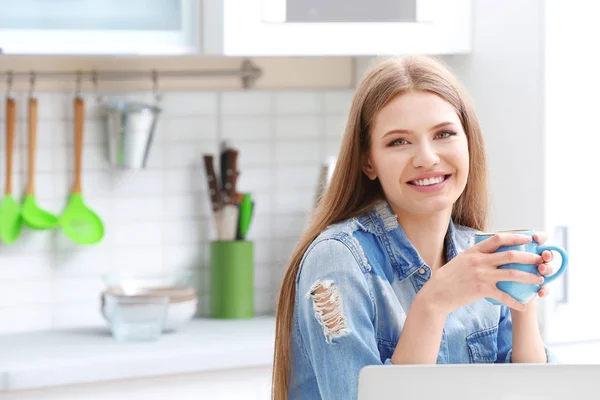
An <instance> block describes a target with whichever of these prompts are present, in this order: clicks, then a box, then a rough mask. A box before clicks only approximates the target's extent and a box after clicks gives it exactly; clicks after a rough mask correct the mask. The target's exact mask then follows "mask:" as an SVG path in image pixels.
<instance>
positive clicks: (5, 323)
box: [0, 305, 52, 333]
mask: <svg viewBox="0 0 600 400" xmlns="http://www.w3.org/2000/svg"><path fill="white" fill-rule="evenodd" d="M0 321H2V322H1V323H0V333H20V332H33V331H40V330H46V329H50V328H52V306H51V305H31V306H19V307H13V308H0Z"/></svg>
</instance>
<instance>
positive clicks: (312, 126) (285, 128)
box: [275, 116, 323, 139]
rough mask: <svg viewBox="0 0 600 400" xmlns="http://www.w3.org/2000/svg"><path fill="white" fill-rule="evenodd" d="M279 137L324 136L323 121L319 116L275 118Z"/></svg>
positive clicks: (305, 137) (307, 137)
mask: <svg viewBox="0 0 600 400" xmlns="http://www.w3.org/2000/svg"><path fill="white" fill-rule="evenodd" d="M275 132H276V136H277V138H282V139H311V138H319V137H322V136H323V123H322V122H321V118H319V117H313V116H310V117H308V116H307V117H277V118H276V119H275Z"/></svg>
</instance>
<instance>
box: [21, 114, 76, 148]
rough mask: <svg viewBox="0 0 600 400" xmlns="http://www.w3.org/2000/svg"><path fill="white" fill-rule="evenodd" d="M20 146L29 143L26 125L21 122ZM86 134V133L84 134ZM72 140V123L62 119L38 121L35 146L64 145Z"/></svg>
mask: <svg viewBox="0 0 600 400" xmlns="http://www.w3.org/2000/svg"><path fill="white" fill-rule="evenodd" d="M86 133H87V132H86ZM21 135H22V139H23V140H21V147H26V146H28V145H29V140H28V137H27V125H26V124H23V129H22V133H21ZM86 136H87V135H86ZM72 141H73V125H72V124H71V123H69V122H68V121H64V120H43V121H38V124H37V135H36V142H37V148H40V147H58V146H66V145H67V144H68V143H70V142H72Z"/></svg>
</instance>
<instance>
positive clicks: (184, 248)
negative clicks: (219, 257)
mask: <svg viewBox="0 0 600 400" xmlns="http://www.w3.org/2000/svg"><path fill="white" fill-rule="evenodd" d="M208 252H209V250H208V244H206V243H204V244H189V243H188V244H169V245H167V246H165V253H166V254H165V260H166V265H165V270H167V271H190V270H191V271H195V270H198V269H202V268H206V267H207V265H208V261H209V254H208Z"/></svg>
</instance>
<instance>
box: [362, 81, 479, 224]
mask: <svg viewBox="0 0 600 400" xmlns="http://www.w3.org/2000/svg"><path fill="white" fill-rule="evenodd" d="M363 170H364V172H365V174H367V176H368V177H369V178H370V179H375V178H378V179H379V181H380V182H381V186H382V188H383V191H384V193H385V196H386V198H387V200H388V201H389V203H390V205H391V206H392V208H393V209H394V211H395V212H396V213H410V214H427V213H435V212H439V211H443V210H448V209H451V208H452V205H453V204H454V202H455V201H456V200H457V199H458V197H459V196H460V195H461V193H462V192H463V190H464V188H465V185H466V184H467V177H468V175H469V151H468V144H467V137H466V135H465V132H464V130H463V128H462V125H461V123H460V119H459V118H458V115H457V114H456V111H455V110H454V108H453V107H452V105H450V104H449V103H448V102H446V101H445V100H443V99H442V98H441V97H439V96H437V95H435V94H432V93H429V92H420V91H411V92H407V93H403V94H402V95H400V96H398V97H396V98H395V99H393V100H392V101H390V102H389V103H388V104H387V105H386V106H385V107H384V108H383V109H381V111H380V112H379V114H378V115H377V116H376V118H375V124H374V127H373V130H372V132H371V148H370V151H369V154H368V157H366V158H365V160H364V162H363Z"/></svg>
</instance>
